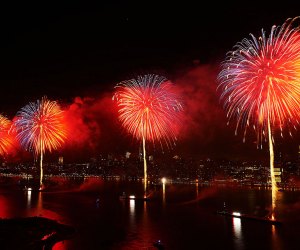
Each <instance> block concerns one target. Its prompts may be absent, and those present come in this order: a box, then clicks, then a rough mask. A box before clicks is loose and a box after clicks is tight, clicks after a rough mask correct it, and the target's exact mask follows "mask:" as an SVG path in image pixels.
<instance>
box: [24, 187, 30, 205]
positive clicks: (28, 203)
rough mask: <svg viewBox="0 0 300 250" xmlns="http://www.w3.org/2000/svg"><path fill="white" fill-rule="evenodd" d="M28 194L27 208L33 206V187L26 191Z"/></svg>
mask: <svg viewBox="0 0 300 250" xmlns="http://www.w3.org/2000/svg"><path fill="white" fill-rule="evenodd" d="M25 193H26V196H27V208H30V207H31V189H28V190H26V191H25Z"/></svg>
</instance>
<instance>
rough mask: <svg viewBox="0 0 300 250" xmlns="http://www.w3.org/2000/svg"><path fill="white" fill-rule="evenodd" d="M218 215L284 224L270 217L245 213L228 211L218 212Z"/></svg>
mask: <svg viewBox="0 0 300 250" xmlns="http://www.w3.org/2000/svg"><path fill="white" fill-rule="evenodd" d="M216 213H217V214H220V215H223V216H228V217H234V218H241V219H249V220H256V221H261V222H266V223H269V224H272V225H281V224H282V222H281V221H278V220H275V219H272V218H270V217H268V216H264V217H259V216H255V215H251V214H243V213H239V212H228V211H226V210H222V211H217V212H216Z"/></svg>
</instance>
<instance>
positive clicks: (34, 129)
mask: <svg viewBox="0 0 300 250" xmlns="http://www.w3.org/2000/svg"><path fill="white" fill-rule="evenodd" d="M14 128H15V131H16V134H17V139H18V140H19V141H20V143H21V145H22V146H23V147H24V148H25V149H28V150H30V151H34V153H35V155H36V156H37V155H38V154H40V157H41V159H40V167H41V177H40V186H42V178H43V165H42V164H43V154H44V153H45V151H46V150H49V151H50V152H51V151H52V150H54V149H57V148H59V147H60V146H62V144H63V143H64V141H65V139H66V130H65V127H64V123H63V111H62V110H61V109H60V106H59V105H58V104H57V102H55V101H49V100H48V99H47V98H46V97H44V98H42V100H38V101H37V102H35V103H33V102H30V103H29V104H28V105H26V106H25V107H23V108H22V109H21V110H20V111H19V112H18V113H17V116H16V119H15V122H14Z"/></svg>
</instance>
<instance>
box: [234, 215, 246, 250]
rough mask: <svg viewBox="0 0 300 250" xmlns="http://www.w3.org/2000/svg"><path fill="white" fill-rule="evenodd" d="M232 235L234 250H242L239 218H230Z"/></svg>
mask: <svg viewBox="0 0 300 250" xmlns="http://www.w3.org/2000/svg"><path fill="white" fill-rule="evenodd" d="M232 224H233V235H234V243H235V245H236V249H244V245H243V234H242V222H241V218H236V217H233V218H232Z"/></svg>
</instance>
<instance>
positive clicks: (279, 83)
mask: <svg viewBox="0 0 300 250" xmlns="http://www.w3.org/2000/svg"><path fill="white" fill-rule="evenodd" d="M296 20H299V18H298V17H297V18H294V19H287V20H286V22H285V23H284V24H283V25H282V26H275V25H274V26H273V27H272V29H271V33H270V35H269V37H266V34H265V32H264V31H263V30H262V36H261V37H259V39H256V38H255V37H254V36H253V35H252V34H251V38H252V39H250V40H248V39H243V40H242V41H241V42H239V43H237V44H236V45H235V46H234V50H233V51H230V52H229V53H228V54H227V58H226V60H225V61H224V62H223V64H222V70H221V72H220V73H219V75H218V80H219V83H220V84H219V88H220V89H221V90H222V94H221V100H222V101H223V102H224V107H225V109H226V110H227V116H228V119H229V120H230V119H232V118H236V120H237V125H236V132H237V130H238V128H239V127H241V128H244V140H245V136H246V132H247V128H248V127H250V125H251V124H253V128H254V129H255V130H256V132H257V142H258V145H259V143H260V146H261V147H262V141H263V139H265V140H268V144H269V151H270V175H271V182H272V206H273V209H274V208H275V199H276V191H277V180H276V176H275V172H274V150H273V143H274V138H273V133H274V129H276V128H279V129H280V131H281V136H283V127H287V128H288V130H289V134H290V135H292V133H291V128H295V129H296V125H298V124H299V115H300V27H299V25H296ZM273 211H274V210H273Z"/></svg>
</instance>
